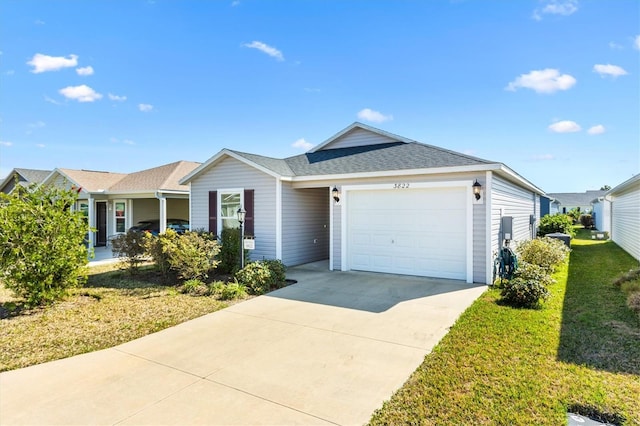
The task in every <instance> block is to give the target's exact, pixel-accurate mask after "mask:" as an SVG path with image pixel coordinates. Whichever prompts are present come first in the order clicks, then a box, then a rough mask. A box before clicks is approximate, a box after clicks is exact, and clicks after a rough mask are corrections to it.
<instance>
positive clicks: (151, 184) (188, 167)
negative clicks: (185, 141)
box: [108, 161, 200, 192]
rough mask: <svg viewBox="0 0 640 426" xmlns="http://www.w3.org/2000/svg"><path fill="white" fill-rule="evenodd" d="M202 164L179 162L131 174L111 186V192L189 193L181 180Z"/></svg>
mask: <svg viewBox="0 0 640 426" xmlns="http://www.w3.org/2000/svg"><path fill="white" fill-rule="evenodd" d="M199 165H200V163H194V162H190V161H177V162H175V163H170V164H165V165H162V166H158V167H154V168H151V169H147V170H142V171H139V172H135V173H130V174H128V175H126V176H124V177H123V178H122V179H120V180H118V181H117V182H115V183H114V184H113V185H111V186H110V187H109V188H108V190H109V192H133V191H149V192H153V191H158V190H169V191H188V190H189V187H188V186H187V185H181V184H180V183H179V181H180V179H181V178H182V177H184V176H186V175H187V174H189V173H191V172H192V171H193V170H194V169H195V168H196V167H198V166H199Z"/></svg>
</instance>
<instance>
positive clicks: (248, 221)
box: [244, 189, 255, 236]
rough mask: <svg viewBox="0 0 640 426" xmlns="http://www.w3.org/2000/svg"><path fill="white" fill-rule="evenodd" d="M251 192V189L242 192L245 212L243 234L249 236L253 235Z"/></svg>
mask: <svg viewBox="0 0 640 426" xmlns="http://www.w3.org/2000/svg"><path fill="white" fill-rule="evenodd" d="M253 191H254V190H253V189H245V190H244V209H245V210H246V211H247V214H246V215H245V217H244V233H245V234H246V235H250V236H254V235H255V234H254V233H253V217H254V214H253V211H254V209H253V198H254V197H253Z"/></svg>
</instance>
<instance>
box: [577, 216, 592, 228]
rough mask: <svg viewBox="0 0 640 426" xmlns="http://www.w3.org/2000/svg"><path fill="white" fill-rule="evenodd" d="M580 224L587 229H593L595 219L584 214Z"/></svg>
mask: <svg viewBox="0 0 640 426" xmlns="http://www.w3.org/2000/svg"><path fill="white" fill-rule="evenodd" d="M580 223H581V224H582V226H584V228H585V229H591V228H593V217H592V216H591V215H590V214H583V215H582V216H580Z"/></svg>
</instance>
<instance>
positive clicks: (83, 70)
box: [76, 65, 93, 76]
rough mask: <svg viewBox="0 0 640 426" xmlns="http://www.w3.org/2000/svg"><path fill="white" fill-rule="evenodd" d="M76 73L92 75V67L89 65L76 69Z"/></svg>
mask: <svg viewBox="0 0 640 426" xmlns="http://www.w3.org/2000/svg"><path fill="white" fill-rule="evenodd" d="M76 72H77V73H78V75H83V76H84V75H93V67H92V66H91V65H89V66H88V67H83V68H76Z"/></svg>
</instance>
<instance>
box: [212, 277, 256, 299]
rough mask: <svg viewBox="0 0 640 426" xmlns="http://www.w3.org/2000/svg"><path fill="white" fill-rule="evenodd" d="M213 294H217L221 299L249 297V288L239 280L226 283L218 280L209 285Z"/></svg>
mask: <svg viewBox="0 0 640 426" xmlns="http://www.w3.org/2000/svg"><path fill="white" fill-rule="evenodd" d="M209 289H210V292H211V294H213V295H215V296H217V297H218V298H219V299H220V300H235V299H244V298H245V297H247V289H246V287H245V286H244V285H242V284H240V283H239V282H237V281H236V282H231V283H224V282H222V281H216V282H213V283H211V285H210V286H209Z"/></svg>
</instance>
